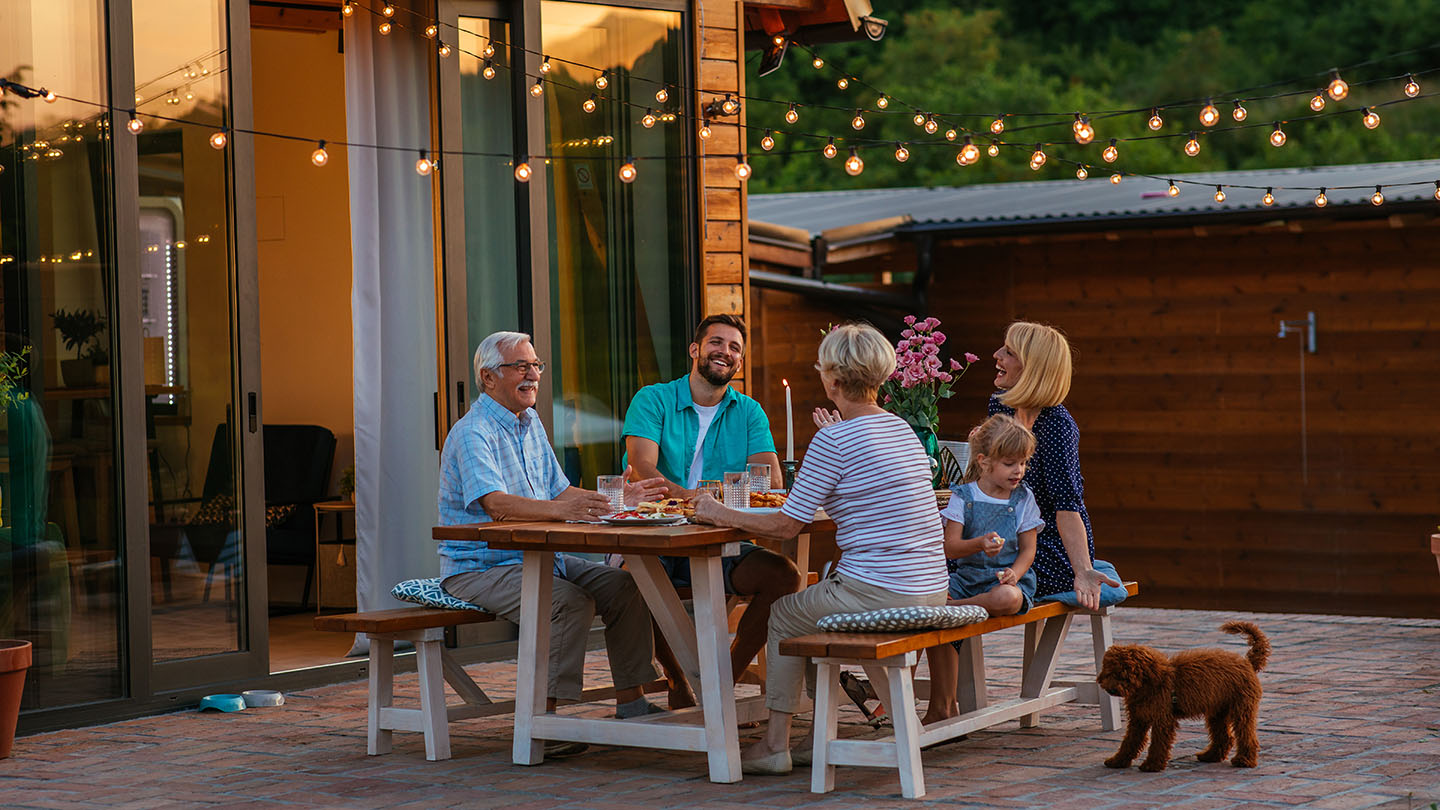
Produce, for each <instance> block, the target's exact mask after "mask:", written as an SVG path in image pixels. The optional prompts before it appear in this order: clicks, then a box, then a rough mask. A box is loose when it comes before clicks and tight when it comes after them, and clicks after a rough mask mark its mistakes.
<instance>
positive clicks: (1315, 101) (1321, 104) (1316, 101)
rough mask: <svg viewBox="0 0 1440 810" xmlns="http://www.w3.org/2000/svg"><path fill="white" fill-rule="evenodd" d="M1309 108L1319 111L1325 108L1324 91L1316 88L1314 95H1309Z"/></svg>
mask: <svg viewBox="0 0 1440 810" xmlns="http://www.w3.org/2000/svg"><path fill="white" fill-rule="evenodd" d="M1310 109H1312V110H1314V111H1315V112H1320V111H1321V110H1323V109H1325V91H1323V90H1316V91H1315V95H1313V96H1311V97H1310Z"/></svg>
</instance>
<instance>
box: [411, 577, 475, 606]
mask: <svg viewBox="0 0 1440 810" xmlns="http://www.w3.org/2000/svg"><path fill="white" fill-rule="evenodd" d="M390 595H391V596H393V597H395V598H396V599H399V600H400V601H402V602H414V603H415V604H417V605H424V606H425V607H433V608H447V609H449V610H481V608H478V607H476V606H474V605H472V604H470V603H469V602H466V601H465V600H463V599H456V598H455V597H453V596H451V595H450V594H448V593H446V592H445V589H444V588H442V587H440V578H439V577H433V578H431V579H407V580H405V581H404V582H402V583H400V584H399V585H396V586H395V587H393V588H391V589H390Z"/></svg>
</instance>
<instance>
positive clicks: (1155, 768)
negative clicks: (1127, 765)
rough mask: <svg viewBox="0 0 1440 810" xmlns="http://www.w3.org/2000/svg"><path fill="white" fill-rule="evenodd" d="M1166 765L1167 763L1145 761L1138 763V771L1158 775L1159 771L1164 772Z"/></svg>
mask: <svg viewBox="0 0 1440 810" xmlns="http://www.w3.org/2000/svg"><path fill="white" fill-rule="evenodd" d="M1167 764H1168V763H1165V762H1151V761H1150V760H1148V759H1147V760H1145V761H1144V762H1142V763H1140V770H1142V771H1144V772H1146V773H1159V772H1160V771H1163V770H1165V766H1166V765H1167Z"/></svg>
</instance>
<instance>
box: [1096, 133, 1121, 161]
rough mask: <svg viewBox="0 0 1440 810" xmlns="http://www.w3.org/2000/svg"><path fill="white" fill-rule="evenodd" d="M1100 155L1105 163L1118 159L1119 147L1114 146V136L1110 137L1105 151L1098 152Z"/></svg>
mask: <svg viewBox="0 0 1440 810" xmlns="http://www.w3.org/2000/svg"><path fill="white" fill-rule="evenodd" d="M1100 157H1102V158H1104V159H1105V162H1106V163H1114V162H1115V161H1117V160H1119V159H1120V149H1119V148H1118V147H1116V146H1115V139H1114V138H1111V139H1110V145H1109V146H1107V147H1105V151H1103V152H1101V153H1100Z"/></svg>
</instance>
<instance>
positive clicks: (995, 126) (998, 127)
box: [990, 113, 1005, 135]
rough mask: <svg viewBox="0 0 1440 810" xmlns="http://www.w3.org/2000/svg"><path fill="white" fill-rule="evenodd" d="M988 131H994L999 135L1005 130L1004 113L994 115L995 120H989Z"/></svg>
mask: <svg viewBox="0 0 1440 810" xmlns="http://www.w3.org/2000/svg"><path fill="white" fill-rule="evenodd" d="M990 131H991V132H993V133H995V134H996V135H999V134H1000V133H1002V132H1004V131H1005V115H1004V113H1001V114H1000V115H997V116H995V120H994V121H991V122H990Z"/></svg>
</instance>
